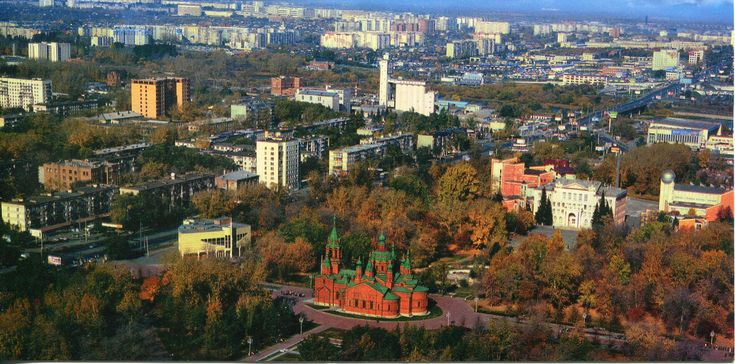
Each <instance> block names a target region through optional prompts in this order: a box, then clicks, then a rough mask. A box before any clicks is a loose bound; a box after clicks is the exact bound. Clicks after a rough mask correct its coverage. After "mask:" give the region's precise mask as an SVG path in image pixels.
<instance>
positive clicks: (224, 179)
mask: <svg viewBox="0 0 735 364" xmlns="http://www.w3.org/2000/svg"><path fill="white" fill-rule="evenodd" d="M257 183H258V175H257V174H255V173H252V172H249V171H245V170H240V171H233V172H230V173H225V174H223V175H221V176H217V177H215V178H214V185H215V186H217V188H219V189H223V190H226V191H237V190H239V189H240V188H241V187H244V186H247V185H252V184H257Z"/></svg>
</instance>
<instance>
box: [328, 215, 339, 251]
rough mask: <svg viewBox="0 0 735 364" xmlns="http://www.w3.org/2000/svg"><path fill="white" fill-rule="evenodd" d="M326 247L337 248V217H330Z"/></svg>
mask: <svg viewBox="0 0 735 364" xmlns="http://www.w3.org/2000/svg"><path fill="white" fill-rule="evenodd" d="M327 247H329V248H339V235H337V217H333V218H332V232H330V233H329V238H328V239H327Z"/></svg>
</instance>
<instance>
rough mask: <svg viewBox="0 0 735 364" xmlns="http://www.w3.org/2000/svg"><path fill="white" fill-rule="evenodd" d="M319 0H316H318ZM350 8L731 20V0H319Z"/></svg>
mask: <svg viewBox="0 0 735 364" xmlns="http://www.w3.org/2000/svg"><path fill="white" fill-rule="evenodd" d="M317 1H318V0H317ZM322 2H329V3H333V4H343V5H345V6H347V7H350V8H361V9H369V8H376V7H380V8H392V9H396V10H411V11H416V12H420V11H442V10H444V11H446V10H449V11H456V12H460V11H462V10H465V9H466V10H468V11H469V10H478V11H504V12H531V13H539V12H541V13H544V12H548V13H554V14H557V15H559V13H561V14H564V13H568V14H569V13H574V14H575V15H587V14H589V15H599V16H620V17H626V18H637V17H640V18H643V17H645V16H646V15H648V16H649V18H650V19H653V18H659V19H670V20H677V21H696V22H713V23H725V24H730V25H732V23H733V0H602V1H600V0H322Z"/></svg>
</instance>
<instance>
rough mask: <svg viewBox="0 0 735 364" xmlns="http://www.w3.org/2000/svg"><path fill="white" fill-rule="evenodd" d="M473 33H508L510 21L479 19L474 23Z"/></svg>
mask: <svg viewBox="0 0 735 364" xmlns="http://www.w3.org/2000/svg"><path fill="white" fill-rule="evenodd" d="M475 33H489V34H493V33H494V34H509V33H510V23H508V22H505V21H480V22H476V23H475Z"/></svg>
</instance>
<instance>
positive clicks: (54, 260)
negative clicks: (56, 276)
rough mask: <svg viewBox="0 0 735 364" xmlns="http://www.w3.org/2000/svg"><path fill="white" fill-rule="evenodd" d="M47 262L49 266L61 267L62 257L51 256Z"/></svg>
mask: <svg viewBox="0 0 735 364" xmlns="http://www.w3.org/2000/svg"><path fill="white" fill-rule="evenodd" d="M47 262H48V264H49V265H61V257H57V256H55V255H49V256H48V258H47Z"/></svg>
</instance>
